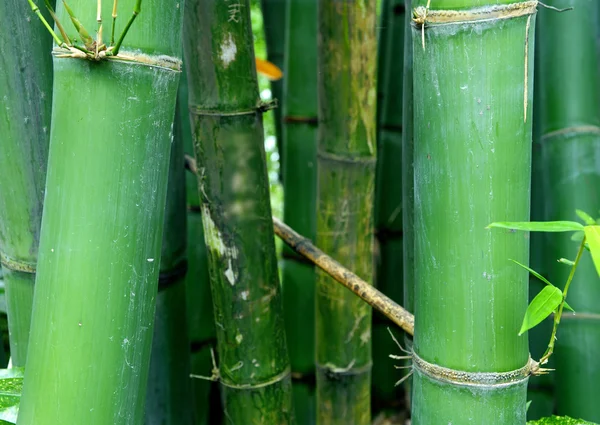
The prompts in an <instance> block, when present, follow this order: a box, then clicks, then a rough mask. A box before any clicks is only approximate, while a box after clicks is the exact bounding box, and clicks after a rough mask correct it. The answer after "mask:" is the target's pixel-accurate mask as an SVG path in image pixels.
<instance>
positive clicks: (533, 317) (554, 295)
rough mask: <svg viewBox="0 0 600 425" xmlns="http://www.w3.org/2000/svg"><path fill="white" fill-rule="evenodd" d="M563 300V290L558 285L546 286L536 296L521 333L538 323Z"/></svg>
mask: <svg viewBox="0 0 600 425" xmlns="http://www.w3.org/2000/svg"><path fill="white" fill-rule="evenodd" d="M561 301H562V291H561V290H560V289H558V288H557V287H556V286H545V287H544V289H542V290H541V292H540V293H539V294H537V295H536V296H535V298H534V299H533V301H531V304H529V307H527V311H526V312H525V318H524V319H523V324H522V325H521V330H520V331H519V335H523V333H524V332H526V331H528V330H529V329H531V328H533V327H534V326H536V325H538V324H539V323H540V322H541V321H542V320H544V319H545V318H546V317H548V316H549V315H550V314H551V313H552V312H553V311H554V310H556V308H557V307H558V306H559V305H560V303H561Z"/></svg>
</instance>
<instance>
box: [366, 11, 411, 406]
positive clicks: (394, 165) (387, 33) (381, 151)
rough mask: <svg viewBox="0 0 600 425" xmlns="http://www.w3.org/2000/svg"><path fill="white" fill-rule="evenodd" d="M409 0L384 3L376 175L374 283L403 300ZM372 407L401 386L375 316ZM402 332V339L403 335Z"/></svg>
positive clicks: (390, 345)
mask: <svg viewBox="0 0 600 425" xmlns="http://www.w3.org/2000/svg"><path fill="white" fill-rule="evenodd" d="M404 11H405V9H404V0H386V1H384V2H383V3H382V11H381V20H380V25H379V27H380V33H379V46H378V78H377V87H378V89H377V90H378V92H379V94H378V108H377V111H378V119H377V122H378V131H377V175H376V182H375V212H374V217H375V218H374V220H375V237H376V243H377V250H376V255H375V262H376V271H375V286H376V287H377V288H378V289H379V290H380V291H381V292H383V293H385V294H386V295H388V296H389V297H390V298H392V299H393V300H394V301H396V302H398V303H399V304H402V303H403V300H402V298H403V281H402V279H399V276H402V275H403V261H402V260H403V252H402V248H403V233H402V218H403V205H402V196H403V194H402V184H403V183H402V115H403V114H402V100H403V93H402V85H403V73H402V69H403V62H404V55H403V50H404V33H405V31H404V21H405V13H404ZM373 322H374V323H373V386H372V387H373V388H372V403H373V412H378V411H379V410H381V409H386V408H392V407H396V408H398V405H399V403H401V402H402V394H401V393H402V387H399V386H395V385H394V383H395V382H397V381H398V377H397V376H395V375H394V374H390V373H389V370H390V368H391V367H393V366H394V361H393V360H392V359H390V358H389V354H390V353H393V352H395V351H396V350H397V347H396V345H395V343H394V341H393V340H392V339H391V338H390V335H389V333H388V331H387V327H388V326H390V323H389V321H387V320H385V319H383V320H382V318H381V316H379V315H377V314H376V315H375V316H374V320H373ZM398 337H399V338H400V339H402V335H401V334H399V335H398Z"/></svg>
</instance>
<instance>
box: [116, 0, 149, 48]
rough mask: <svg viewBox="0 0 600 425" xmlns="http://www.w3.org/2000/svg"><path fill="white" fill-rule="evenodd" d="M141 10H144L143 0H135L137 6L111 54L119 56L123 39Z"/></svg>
mask: <svg viewBox="0 0 600 425" xmlns="http://www.w3.org/2000/svg"><path fill="white" fill-rule="evenodd" d="M115 3H116V2H115ZM141 11H142V0H137V1H136V2H135V6H134V8H133V15H131V18H129V21H128V22H127V25H125V29H124V30H123V32H122V33H121V35H120V36H119V40H118V41H117V44H115V46H114V48H113V50H112V51H111V56H117V55H118V54H119V50H120V49H121V44H123V40H124V39H125V36H126V35H127V32H128V31H129V28H130V27H131V25H132V24H133V21H135V18H137V16H138V15H139V14H140V12H141Z"/></svg>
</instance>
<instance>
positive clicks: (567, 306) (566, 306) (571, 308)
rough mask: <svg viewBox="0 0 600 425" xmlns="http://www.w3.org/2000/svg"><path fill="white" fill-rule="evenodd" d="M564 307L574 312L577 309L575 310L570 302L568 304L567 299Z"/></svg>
mask: <svg viewBox="0 0 600 425" xmlns="http://www.w3.org/2000/svg"><path fill="white" fill-rule="evenodd" d="M564 308H566V309H567V310H569V311H572V312H573V313H575V310H573V307H571V306H570V305H569V304H567V302H566V301H565V305H564Z"/></svg>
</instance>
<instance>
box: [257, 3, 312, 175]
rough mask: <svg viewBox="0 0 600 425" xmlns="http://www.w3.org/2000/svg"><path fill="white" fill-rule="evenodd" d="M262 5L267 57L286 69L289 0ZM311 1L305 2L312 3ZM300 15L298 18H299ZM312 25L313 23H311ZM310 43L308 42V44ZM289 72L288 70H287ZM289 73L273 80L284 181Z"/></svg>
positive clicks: (281, 172) (276, 131) (276, 127)
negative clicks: (287, 80) (286, 102)
mask: <svg viewBox="0 0 600 425" xmlns="http://www.w3.org/2000/svg"><path fill="white" fill-rule="evenodd" d="M260 3H261V7H262V13H263V27H264V30H265V39H266V42H267V58H268V60H269V62H271V63H273V64H275V65H277V66H278V67H279V69H282V70H283V69H284V61H285V54H284V53H285V50H286V49H285V42H286V40H287V39H288V38H287V37H288V36H287V31H288V28H289V27H290V25H289V21H288V20H287V16H288V11H287V9H288V3H289V1H288V0H261V2H260ZM310 3H311V2H305V4H307V5H308V4H310ZM299 18H300V17H298V18H297V19H299ZM310 26H312V25H310ZM309 45H310V44H309V43H308V42H307V46H309ZM302 51H303V53H302V55H297V52H294V54H295V55H296V56H304V54H305V53H304V49H302ZM286 74H287V71H286ZM286 78H287V75H285V76H284V78H283V79H280V80H277V81H272V82H271V93H272V97H273V98H274V99H277V100H278V101H279V102H278V103H279V105H280V106H279V107H278V108H275V109H274V110H273V115H274V118H275V137H276V138H277V148H278V151H279V163H280V164H281V166H280V168H279V172H280V178H281V180H282V181H283V172H284V169H285V163H284V162H285V148H284V146H283V127H282V126H283V120H282V114H283V108H282V106H283V105H284V104H285V99H284V89H283V85H284V84H285V79H286Z"/></svg>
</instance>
